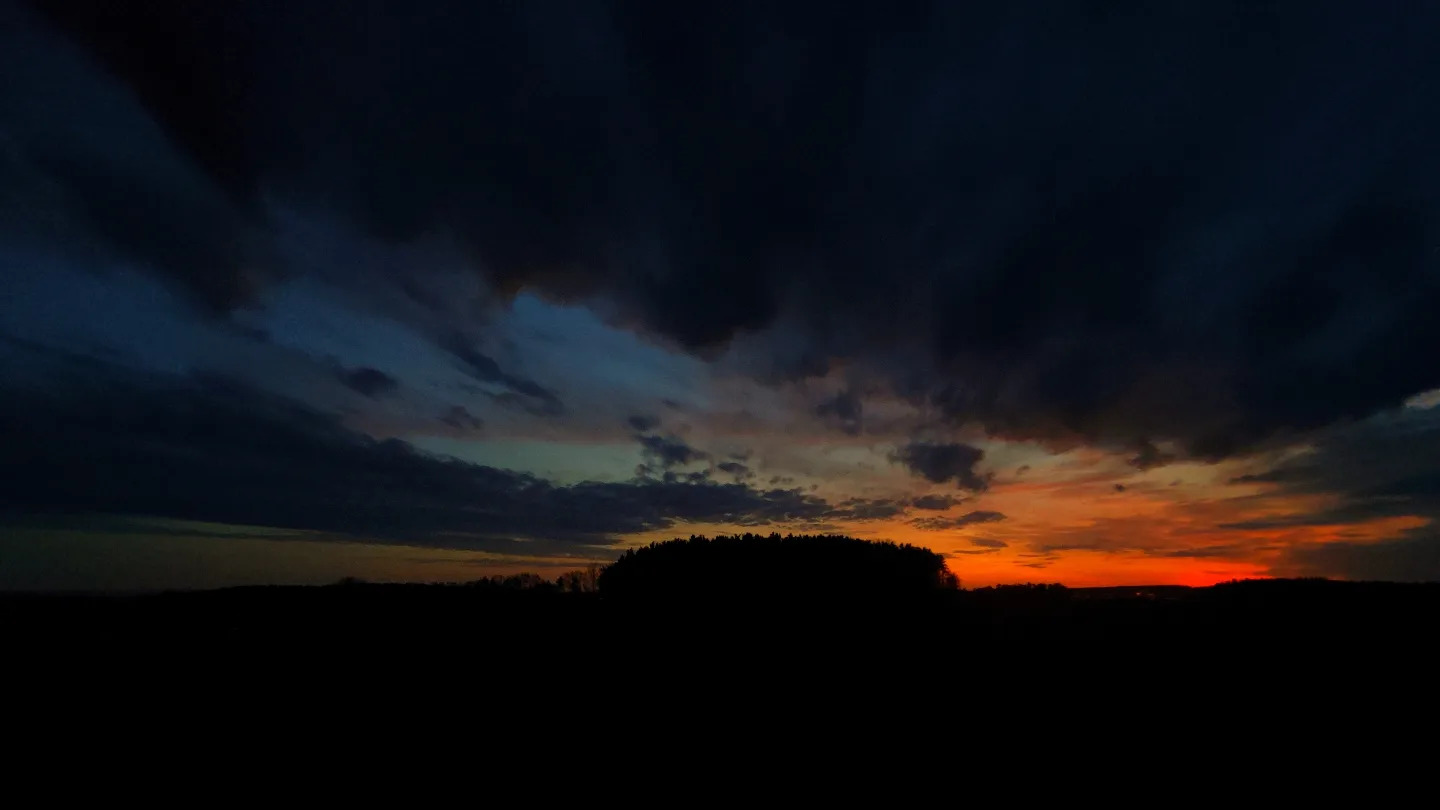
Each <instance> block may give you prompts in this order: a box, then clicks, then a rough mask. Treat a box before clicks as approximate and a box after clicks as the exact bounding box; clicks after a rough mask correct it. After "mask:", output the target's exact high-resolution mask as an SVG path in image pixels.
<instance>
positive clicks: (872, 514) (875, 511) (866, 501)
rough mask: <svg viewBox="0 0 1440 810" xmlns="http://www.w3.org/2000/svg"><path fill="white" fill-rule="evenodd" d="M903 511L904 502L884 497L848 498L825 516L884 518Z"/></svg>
mask: <svg viewBox="0 0 1440 810" xmlns="http://www.w3.org/2000/svg"><path fill="white" fill-rule="evenodd" d="M904 513H905V504H904V503H901V502H899V501H893V500H888V499H885V498H850V499H848V500H844V501H841V502H840V503H838V504H836V505H835V509H834V510H832V511H831V512H830V514H829V515H827V517H830V518H833V519H836V520H885V519H886V518H892V517H895V516H896V515H901V514H904Z"/></svg>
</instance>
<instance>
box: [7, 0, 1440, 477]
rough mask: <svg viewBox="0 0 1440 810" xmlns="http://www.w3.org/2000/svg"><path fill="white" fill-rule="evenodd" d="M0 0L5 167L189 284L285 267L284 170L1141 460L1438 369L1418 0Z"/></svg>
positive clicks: (1329, 406)
mask: <svg viewBox="0 0 1440 810" xmlns="http://www.w3.org/2000/svg"><path fill="white" fill-rule="evenodd" d="M23 5H24V6H28V7H30V8H32V9H35V10H37V11H38V15H39V18H40V19H43V20H44V21H45V22H44V25H45V26H46V27H45V29H44V30H43V31H42V30H40V29H39V28H37V27H35V26H33V25H30V26H26V27H21V28H15V29H12V30H18V31H20V32H21V35H20V36H19V38H18V39H16V43H29V44H28V45H26V46H25V53H22V54H21V55H20V56H19V57H16V58H15V59H16V60H18V61H14V63H13V64H12V63H11V62H10V61H7V62H6V63H5V64H6V65H7V67H10V68H14V69H13V70H11V69H7V71H6V75H7V82H6V84H5V89H4V97H3V100H4V103H5V104H6V105H7V106H6V109H7V110H9V111H10V115H9V116H8V120H7V121H5V122H4V123H3V124H0V127H3V128H4V131H5V133H6V135H7V141H6V143H7V147H6V150H7V151H6V153H5V158H4V160H5V163H4V164H3V166H0V171H3V172H5V173H6V174H5V175H4V176H5V177H7V178H11V179H15V180H16V181H17V182H16V183H9V184H8V185H9V187H11V188H16V187H20V186H18V185H17V183H18V182H19V181H23V182H24V184H25V185H24V186H23V187H24V188H26V189H29V190H30V192H26V193H30V194H31V198H27V199H30V201H33V198H36V196H35V195H38V194H39V193H40V191H41V190H45V193H46V194H49V195H51V196H50V197H47V199H53V200H54V201H56V202H55V205H56V206H57V207H56V208H55V209H54V210H55V211H56V212H59V213H57V214H56V217H58V219H57V220H56V221H63V222H67V223H70V225H68V226H66V227H70V228H72V229H75V230H77V231H83V232H85V233H88V234H90V235H92V236H93V237H94V239H95V240H96V241H97V243H99V244H102V245H108V246H109V247H110V248H112V249H113V250H115V251H117V252H119V253H120V254H122V255H124V256H127V257H130V258H132V259H135V260H137V261H140V262H142V263H145V264H147V265H149V266H152V267H154V268H155V269H157V270H158V271H160V272H161V273H163V274H164V275H165V276H166V277H168V278H171V279H175V280H178V281H179V282H180V283H181V284H182V285H183V287H184V288H185V289H187V290H189V291H190V292H192V293H193V294H194V295H195V297H197V298H198V299H199V300H201V301H203V302H205V303H206V305H207V306H209V307H210V308H212V309H224V308H226V307H230V306H234V305H236V304H238V303H240V302H242V301H244V300H246V299H247V296H248V295H249V294H250V292H251V291H252V290H253V289H254V288H255V286H256V285H257V284H263V283H265V281H266V280H267V279H269V278H274V277H277V276H280V275H283V274H284V273H286V272H292V271H294V270H295V269H296V268H286V267H279V266H276V265H275V260H274V257H273V254H272V252H271V251H269V250H268V241H267V240H268V239H269V224H268V223H269V220H268V219H267V211H266V205H267V202H266V201H269V200H280V201H292V202H297V203H303V204H304V205H307V206H318V207H320V208H322V209H324V210H325V211H326V212H328V213H329V214H332V215H334V216H337V217H341V218H343V219H344V220H346V221H348V222H349V223H351V224H352V225H353V226H354V227H356V228H358V229H361V230H363V231H364V232H366V233H368V234H370V235H372V236H373V237H375V238H379V239H382V240H406V239H411V238H414V237H416V236H418V235H421V234H426V233H436V232H444V233H448V234H453V235H454V237H455V238H456V239H457V240H458V241H459V242H460V243H461V244H462V246H463V250H464V251H465V253H466V255H468V256H470V257H471V258H472V259H473V264H474V267H475V268H476V271H477V272H478V273H481V274H483V275H484V276H485V277H486V278H487V279H488V280H489V281H490V282H491V283H493V284H494V285H496V286H497V287H498V288H500V289H501V290H516V289H520V288H522V287H529V288H536V289H540V290H543V291H545V292H546V293H548V294H549V295H552V296H556V297H561V298H570V299H575V298H587V299H590V298H593V299H596V300H601V301H603V302H604V303H605V306H606V307H607V311H610V312H613V313H614V317H615V318H616V319H618V320H619V321H621V322H624V323H626V324H629V325H632V326H634V327H636V328H638V329H641V330H644V331H647V332H649V333H651V334H654V335H658V336H661V337H663V338H664V339H667V340H669V341H672V342H674V343H676V344H678V345H680V346H683V347H686V348H689V349H691V350H694V351H697V352H702V353H708V352H711V351H714V350H715V349H717V348H718V347H720V346H723V345H724V344H725V343H726V342H727V341H729V340H730V339H731V338H733V337H734V336H735V335H737V334H742V333H751V332H755V331H757V330H762V329H764V328H766V327H768V326H773V325H777V324H783V325H785V327H786V328H785V329H783V330H777V331H776V332H775V336H774V337H773V339H772V342H773V341H778V342H779V343H782V344H783V345H771V346H768V347H767V348H765V349H764V350H762V351H760V352H758V353H757V356H756V357H754V358H751V360H752V361H753V364H752V365H753V366H754V367H755V368H757V369H759V370H761V371H763V373H764V374H766V375H767V376H770V377H773V376H775V375H779V376H780V377H782V378H783V377H784V376H787V375H803V374H810V373H818V372H821V371H824V370H825V369H826V368H827V367H828V366H829V365H830V363H831V361H834V360H843V361H846V362H847V363H848V368H850V369H851V370H852V371H853V373H854V374H856V375H866V376H869V377H871V378H873V379H874V381H875V382H876V383H877V384H882V385H887V386H889V387H890V388H891V389H893V390H894V391H896V392H899V393H901V394H903V395H904V396H907V397H909V398H911V399H913V400H914V401H916V402H918V403H924V404H926V405H928V406H930V407H932V408H933V409H934V410H935V412H936V413H937V414H939V415H941V416H943V417H945V418H948V419H951V420H953V421H957V422H961V421H971V420H978V421H980V422H982V423H984V424H985V425H986V426H987V427H989V428H990V429H991V430H992V431H994V432H996V433H998V434H1001V435H1006V436H1021V437H1028V438H1042V439H1057V440H1060V439H1063V440H1067V441H1075V440H1079V441H1089V442H1097V443H1102V444H1113V445H1114V446H1116V447H1124V448H1134V447H1136V446H1140V447H1142V450H1141V451H1140V452H1139V453H1138V455H1136V466H1139V467H1142V468H1145V467H1150V466H1154V465H1156V464H1158V463H1161V462H1162V461H1163V460H1164V459H1163V457H1162V456H1161V455H1159V454H1158V452H1150V450H1151V449H1153V447H1154V446H1153V445H1149V444H1144V445H1137V443H1138V442H1142V441H1145V442H1148V441H1162V440H1173V441H1175V442H1177V448H1178V450H1179V451H1180V452H1181V453H1183V454H1185V455H1189V456H1197V457H1202V458H1217V457H1220V456H1224V455H1227V454H1231V453H1235V452H1238V451H1240V450H1243V449H1245V448H1247V447H1251V446H1254V445H1255V444H1256V443H1258V442H1263V441H1264V440H1266V439H1267V438H1269V437H1272V436H1275V435H1277V434H1287V433H1293V432H1295V431H1304V430H1309V429H1313V428H1317V427H1320V426H1323V425H1325V424H1328V423H1330V422H1332V421H1334V420H1336V419H1340V418H1343V417H1358V416H1364V415H1366V414H1368V413H1370V412H1373V411H1375V410H1377V409H1379V408H1381V407H1383V406H1386V405H1390V404H1394V403H1398V402H1399V401H1401V400H1402V399H1403V398H1405V397H1406V396H1409V395H1411V394H1414V393H1416V392H1418V391H1421V390H1424V389H1427V388H1432V387H1436V386H1437V385H1440V366H1437V365H1436V364H1433V363H1424V362H1415V361H1414V360H1413V359H1412V358H1417V357H1428V356H1432V355H1435V354H1437V353H1440V319H1436V318H1434V317H1433V316H1432V313H1433V312H1434V311H1436V309H1437V308H1440V278H1437V261H1440V255H1437V246H1440V240H1437V234H1440V230H1437V209H1440V200H1437V194H1440V191H1437V189H1440V158H1437V153H1436V151H1435V150H1434V148H1433V144H1434V143H1436V142H1437V141H1440V115H1437V109H1436V104H1435V101H1434V93H1433V88H1434V85H1435V80H1436V78H1437V77H1440V49H1436V48H1435V47H1434V43H1433V39H1434V32H1435V31H1436V30H1440V6H1436V5H1434V4H1407V3H1392V4H1384V5H1381V6H1377V7H1374V8H1366V9H1364V10H1363V11H1362V10H1360V9H1359V8H1358V7H1356V6H1355V5H1354V4H1353V3H1341V2H1338V0H1333V1H1331V2H1298V0H1297V1H1296V2H1284V1H1283V0H1277V1H1276V2H1266V3H1255V2H1240V1H1239V0H1232V1H1229V2H1226V1H1221V2H1210V3H1151V4H1126V3H1122V4H1115V3H1097V2H1069V1H1068V0H1067V1H1065V2H1061V1H1060V0H1055V1H1054V2H1020V3H1003V4H997V3H980V4H974V3H970V4H966V3H950V2H935V3H928V2H898V3H897V2H884V3H859V4H842V5H836V4H831V3H818V2H796V3H739V4H737V3H733V2H723V3H722V2H715V3H710V2H695V3H684V4H649V3H609V2H585V0H555V1H554V2H533V3H521V4H496V3H467V4H459V3H444V4H437V3H430V2H417V3H407V4H396V3H383V2H378V0H370V1H369V2H338V0H337V1H336V2H307V3H267V2H225V1H223V0H217V2H208V3H200V4H197V3H192V2H185V1H184V0H158V1H157V2H150V3H144V4H140V3H111V2H102V0H32V2H30V3H26V4H23ZM8 41H9V40H7V42H8ZM62 42H68V43H70V47H73V48H74V49H75V52H76V53H78V54H81V55H83V57H84V58H83V59H75V60H71V61H70V62H67V63H66V64H67V65H68V67H67V68H66V71H68V72H65V71H60V70H58V69H54V70H52V69H49V68H48V67H47V68H45V69H28V70H27V69H24V68H25V65H27V64H31V63H32V62H35V60H34V59H32V58H31V57H36V58H38V57H37V54H41V51H42V50H43V49H44V48H47V47H50V48H51V49H52V51H54V52H57V53H58V50H55V49H58V48H59V47H60V45H59V43H62ZM16 43H10V44H16ZM16 47H17V48H18V47H19V45H17V46H16ZM11 50H12V52H14V53H20V51H18V50H16V49H14V48H12V49H11ZM47 53H48V52H47ZM41 55H43V54H41ZM27 59H29V60H30V61H26V60H27ZM46 59H50V57H49V56H46ZM12 61H13V60H12ZM42 61H43V60H42ZM50 61H54V60H53V59H50ZM35 64H39V63H38V62H35ZM47 64H48V63H47ZM89 65H96V66H99V67H100V69H101V70H103V71H104V72H105V73H106V74H107V75H108V77H110V78H105V79H104V81H109V82H115V83H119V84H120V85H122V86H123V87H125V88H127V89H128V91H129V92H130V93H131V94H132V96H130V97H131V98H133V99H134V104H135V105H138V106H137V107H136V109H134V110H131V109H129V108H124V109H122V108H120V107H116V106H114V105H111V106H107V105H105V104H99V103H89V102H88V101H87V98H88V97H87V96H86V95H85V93H88V92H90V90H89V89H87V88H90V87H91V85H89V84H86V80H85V76H84V75H83V71H85V70H92V68H90V67H89ZM97 75H98V74H97ZM62 78H63V79H64V82H61V79H62ZM92 78H93V77H92ZM99 81H101V79H100V78H93V82H99ZM62 85H63V86H62ZM62 91H63V92H62ZM82 91H83V92H82ZM37 99H40V100H44V99H52V100H54V99H69V100H68V101H63V102H58V103H56V104H50V103H40V102H38V101H37ZM67 104H68V105H76V106H73V107H71V106H66V105H67ZM79 109H83V110H85V112H84V115H85V118H84V119H83V120H85V121H86V122H87V126H88V128H89V130H88V131H93V132H96V133H115V134H114V135H113V136H108V137H107V136H102V135H97V136H95V137H94V138H91V139H88V140H87V139H81V138H77V137H76V136H75V132H76V131H77V130H76V129H75V127H74V125H73V120H72V119H70V118H66V117H65V116H66V115H71V114H72V113H71V112H67V111H72V110H79ZM75 114H78V113H75ZM142 115H143V116H148V121H146V120H144V119H143V118H142V117H141V116H142ZM137 121H138V123H137ZM149 122H153V126H154V127H156V128H158V131H159V132H161V133H163V137H155V138H152V139H151V140H148V141H146V143H151V144H155V145H156V146H155V147H154V148H155V150H159V151H156V152H155V154H154V155H152V156H151V157H152V158H153V160H151V162H150V163H148V164H143V165H142V163H141V162H139V161H138V159H137V158H136V155H137V154H138V153H136V152H134V151H133V150H134V143H135V142H134V140H133V138H131V135H130V133H133V132H137V131H139V130H140V129H143V128H144V127H145V126H151V124H150V123H149ZM167 144H173V145H174V147H175V150H176V151H175V152H173V153H166V152H164V151H163V150H164V149H165V148H168V147H167V146H166V145H167ZM127 150H130V151H127ZM146 154H149V153H146ZM11 202H12V203H13V202H14V201H13V200H12V201H11ZM4 204H5V205H10V204H9V203H4ZM31 207H33V206H31ZM11 208H15V210H21V209H23V208H25V206H19V205H18V203H17V204H15V205H10V207H9V208H6V209H4V210H10V209H11ZM47 210H48V209H47ZM47 221H49V220H47ZM780 335H783V336H784V337H779V336H780ZM447 348H449V349H450V350H451V351H452V353H453V354H454V356H455V357H456V359H457V361H458V362H460V363H461V364H462V365H463V366H465V367H466V368H467V369H468V370H470V371H471V373H472V374H473V375H474V376H476V377H477V378H479V379H481V380H484V381H487V382H490V383H494V384H498V385H501V386H503V387H506V388H508V389H510V395H511V397H510V398H511V400H513V401H515V402H517V403H519V404H521V405H522V406H523V407H526V408H528V409H531V410H534V411H535V412H539V413H550V414H558V413H560V412H562V410H563V405H562V404H561V403H560V401H559V399H558V397H556V395H555V394H554V393H553V392H551V391H549V389H547V388H545V387H543V386H540V385H539V384H538V383H535V382H534V381H531V380H529V379H527V378H525V377H524V376H522V375H521V374H520V373H519V372H517V371H514V370H510V369H502V368H500V366H499V365H497V364H496V363H495V361H494V360H492V359H490V358H489V357H488V356H487V355H484V354H482V353H480V352H479V351H478V350H477V349H475V348H474V347H473V346H471V345H469V344H460V343H452V344H450V345H448V346H447ZM820 411H821V412H820V414H819V415H820V416H821V417H824V418H828V419H832V420H834V421H835V424H836V426H837V427H838V428H839V429H841V430H844V431H846V432H859V430H860V428H861V421H860V420H861V411H860V407H859V404H858V400H856V401H853V402H852V401H849V400H844V399H841V398H837V399H836V400H834V401H832V402H829V403H826V404H824V405H822V406H821V408H820ZM970 483H975V482H973V481H972V482H968V483H967V482H963V481H962V485H965V486H968V485H969V484H970ZM977 488H978V487H977Z"/></svg>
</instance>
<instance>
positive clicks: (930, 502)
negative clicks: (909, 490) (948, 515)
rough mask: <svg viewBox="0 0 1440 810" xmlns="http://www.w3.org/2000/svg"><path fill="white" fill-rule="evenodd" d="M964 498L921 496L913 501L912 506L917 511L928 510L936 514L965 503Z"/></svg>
mask: <svg viewBox="0 0 1440 810" xmlns="http://www.w3.org/2000/svg"><path fill="white" fill-rule="evenodd" d="M963 500H964V499H963V498H955V497H952V496H950V495H921V496H920V497H918V498H916V499H914V500H912V501H911V502H910V505H911V506H913V507H915V508H916V509H928V510H931V511H935V512H943V511H944V510H946V509H949V508H950V507H952V506H954V505H955V504H957V503H960V502H961V501H963Z"/></svg>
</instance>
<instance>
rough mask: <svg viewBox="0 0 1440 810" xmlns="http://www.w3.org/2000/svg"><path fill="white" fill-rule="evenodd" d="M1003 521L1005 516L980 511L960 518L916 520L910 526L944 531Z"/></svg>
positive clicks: (967, 513)
mask: <svg viewBox="0 0 1440 810" xmlns="http://www.w3.org/2000/svg"><path fill="white" fill-rule="evenodd" d="M1002 520H1005V515H1003V514H1001V513H999V512H991V511H987V510H983V509H979V510H976V511H974V512H966V513H965V514H963V515H960V516H959V517H953V518H947V517H928V518H916V519H915V520H912V521H910V525H912V526H914V527H915V528H917V529H925V530H927V531H942V530H945V529H963V528H965V527H966V526H974V525H976V524H979V523H998V522H999V521H1002ZM977 545H983V543H979V544H977ZM996 548H999V546H996Z"/></svg>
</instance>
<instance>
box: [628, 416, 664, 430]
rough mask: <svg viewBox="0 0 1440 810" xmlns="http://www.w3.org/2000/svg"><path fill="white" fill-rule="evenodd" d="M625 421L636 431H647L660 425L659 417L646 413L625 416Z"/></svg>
mask: <svg viewBox="0 0 1440 810" xmlns="http://www.w3.org/2000/svg"><path fill="white" fill-rule="evenodd" d="M625 423H626V424H628V425H629V426H630V427H632V428H634V429H635V430H636V432H639V433H649V432H650V431H652V430H654V429H655V428H657V427H660V417H658V416H651V415H648V414H635V415H633V416H630V417H627V418H626V419H625Z"/></svg>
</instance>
